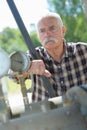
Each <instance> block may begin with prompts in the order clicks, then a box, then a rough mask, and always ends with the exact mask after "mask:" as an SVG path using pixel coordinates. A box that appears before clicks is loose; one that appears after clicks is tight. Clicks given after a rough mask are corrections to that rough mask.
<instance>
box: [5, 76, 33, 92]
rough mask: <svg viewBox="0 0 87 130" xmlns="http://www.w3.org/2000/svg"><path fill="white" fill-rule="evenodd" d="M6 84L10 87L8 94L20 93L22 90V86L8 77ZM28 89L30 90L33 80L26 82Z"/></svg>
mask: <svg viewBox="0 0 87 130" xmlns="http://www.w3.org/2000/svg"><path fill="white" fill-rule="evenodd" d="M6 83H7V87H8V93H16V92H17V93H18V92H20V90H21V87H20V84H17V83H15V82H14V81H13V80H11V79H9V78H8V77H6ZM25 85H26V89H29V88H30V87H31V80H29V79H28V80H26V81H25Z"/></svg>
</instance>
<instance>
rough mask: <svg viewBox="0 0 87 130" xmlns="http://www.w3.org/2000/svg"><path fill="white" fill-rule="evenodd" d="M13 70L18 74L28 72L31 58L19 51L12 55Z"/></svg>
mask: <svg viewBox="0 0 87 130" xmlns="http://www.w3.org/2000/svg"><path fill="white" fill-rule="evenodd" d="M10 59H11V70H12V71H14V72H18V73H23V72H25V71H27V70H28V69H29V67H30V64H31V62H30V58H29V57H28V56H27V55H26V53H24V52H22V51H17V52H14V53H12V54H11V56H10Z"/></svg>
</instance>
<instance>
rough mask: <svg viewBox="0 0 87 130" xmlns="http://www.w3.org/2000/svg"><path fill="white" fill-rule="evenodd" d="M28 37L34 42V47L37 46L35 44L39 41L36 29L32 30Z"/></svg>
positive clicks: (37, 44) (38, 43)
mask: <svg viewBox="0 0 87 130" xmlns="http://www.w3.org/2000/svg"><path fill="white" fill-rule="evenodd" d="M30 37H31V39H32V42H33V44H34V47H37V46H40V42H39V39H38V37H37V33H36V31H33V32H31V33H30Z"/></svg>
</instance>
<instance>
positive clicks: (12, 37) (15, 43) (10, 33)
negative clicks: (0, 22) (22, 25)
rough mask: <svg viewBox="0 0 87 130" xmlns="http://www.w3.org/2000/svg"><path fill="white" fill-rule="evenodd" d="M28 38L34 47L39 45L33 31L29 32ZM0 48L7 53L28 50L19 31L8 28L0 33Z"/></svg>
mask: <svg viewBox="0 0 87 130" xmlns="http://www.w3.org/2000/svg"><path fill="white" fill-rule="evenodd" d="M30 37H31V40H32V42H33V44H34V46H35V47H36V46H38V45H39V44H40V43H39V41H38V37H37V34H36V32H35V31H33V32H31V34H30ZM0 47H1V48H3V49H4V50H5V51H7V52H8V53H12V52H13V51H17V50H22V51H26V50H27V49H28V48H27V45H26V43H25V41H24V39H23V37H22V35H21V32H20V31H19V29H12V28H9V27H7V28H5V29H4V30H3V31H2V32H0Z"/></svg>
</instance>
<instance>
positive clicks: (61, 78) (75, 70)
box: [32, 42, 87, 102]
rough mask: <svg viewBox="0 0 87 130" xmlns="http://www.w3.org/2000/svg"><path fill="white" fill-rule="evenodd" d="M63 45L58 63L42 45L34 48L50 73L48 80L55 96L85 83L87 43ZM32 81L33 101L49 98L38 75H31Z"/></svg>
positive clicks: (86, 74) (86, 81)
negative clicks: (63, 49)
mask: <svg viewBox="0 0 87 130" xmlns="http://www.w3.org/2000/svg"><path fill="white" fill-rule="evenodd" d="M65 46H66V47H65V48H66V50H65V53H64V55H63V57H62V60H61V62H60V63H58V62H56V61H54V60H53V59H52V57H50V56H49V55H48V53H47V51H46V50H45V49H44V48H43V47H38V48H36V51H37V52H38V53H39V55H40V57H41V59H42V60H43V61H44V63H45V66H46V69H47V70H49V71H50V72H51V74H52V76H51V77H50V78H49V81H50V83H51V85H52V87H53V89H54V91H55V95H56V96H61V95H63V94H64V93H65V92H66V91H67V90H68V89H69V88H71V87H73V86H77V85H78V86H79V85H82V84H86V83H87V44H86V43H80V42H79V43H66V44H65ZM32 83H33V93H32V100H33V101H34V102H37V101H41V100H44V99H46V98H49V93H48V92H47V90H46V89H45V87H44V83H43V80H42V78H41V76H40V75H33V77H32Z"/></svg>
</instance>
